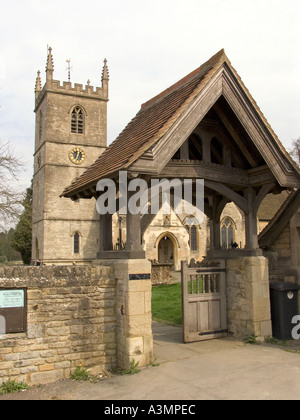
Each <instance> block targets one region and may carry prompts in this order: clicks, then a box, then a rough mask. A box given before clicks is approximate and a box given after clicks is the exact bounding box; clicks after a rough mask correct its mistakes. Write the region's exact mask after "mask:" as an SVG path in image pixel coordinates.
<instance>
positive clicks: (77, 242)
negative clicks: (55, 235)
mask: <svg viewBox="0 0 300 420" xmlns="http://www.w3.org/2000/svg"><path fill="white" fill-rule="evenodd" d="M73 245H74V254H80V234H79V233H78V232H75V233H74V237H73Z"/></svg>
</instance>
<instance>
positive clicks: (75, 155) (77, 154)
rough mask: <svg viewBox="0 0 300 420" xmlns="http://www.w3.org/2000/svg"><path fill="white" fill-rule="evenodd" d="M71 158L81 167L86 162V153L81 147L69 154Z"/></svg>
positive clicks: (75, 148)
mask: <svg viewBox="0 0 300 420" xmlns="http://www.w3.org/2000/svg"><path fill="white" fill-rule="evenodd" d="M69 158H70V161H71V162H73V163H75V164H76V165H81V164H82V163H83V162H84V161H85V152H84V151H83V150H82V149H80V148H79V147H74V149H72V150H71V151H70V153H69Z"/></svg>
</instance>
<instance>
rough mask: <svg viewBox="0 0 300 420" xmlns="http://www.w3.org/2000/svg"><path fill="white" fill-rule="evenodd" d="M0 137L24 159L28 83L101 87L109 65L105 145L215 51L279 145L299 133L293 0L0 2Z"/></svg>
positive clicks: (29, 132)
mask: <svg viewBox="0 0 300 420" xmlns="http://www.w3.org/2000/svg"><path fill="white" fill-rule="evenodd" d="M0 19H1V25H0V88H1V89H0V106H1V108H0V139H1V140H12V142H13V143H14V144H15V149H16V150H17V151H19V152H21V153H22V154H23V155H24V157H25V159H26V161H27V170H26V174H25V175H24V180H23V182H24V184H25V186H29V185H30V179H31V177H32V166H33V159H32V154H33V149H34V113H33V108H34V86H35V78H36V72H37V70H41V72H42V83H43V84H44V82H45V73H44V71H45V66H46V56H47V45H50V46H51V47H52V48H53V55H54V66H55V72H54V78H55V79H57V80H61V81H62V80H67V71H66V59H68V58H71V60H72V66H73V68H72V74H71V81H72V82H73V83H75V82H76V83H83V84H85V83H86V81H87V80H88V79H90V80H91V84H92V85H94V86H101V72H102V66H103V60H104V58H105V57H106V58H107V60H108V66H109V71H110V102H109V105H108V142H109V143H110V142H111V141H112V140H114V139H115V138H116V137H117V135H118V134H119V133H120V132H121V131H122V130H123V128H124V127H125V125H126V124H127V123H128V122H129V121H130V120H131V118H132V117H134V115H135V114H136V112H137V111H138V110H139V108H140V105H141V104H142V103H143V102H145V101H147V100H148V99H150V98H152V97H153V96H154V95H156V94H158V93H159V92H161V91H162V90H164V89H165V88H167V87H169V86H170V85H171V84H173V83H175V82H176V81H177V80H179V79H181V78H182V77H184V76H185V75H186V74H188V73H190V72H191V71H193V70H194V69H196V68H197V67H199V66H200V65H201V64H202V63H203V62H204V61H206V60H207V59H209V58H210V57H211V56H212V55H214V54H215V53H216V52H218V51H219V50H220V49H221V48H225V52H226V54H227V56H228V57H229V59H230V60H231V62H232V65H233V67H235V69H236V70H237V72H238V73H239V75H240V76H241V78H242V79H243V81H244V83H245V84H246V86H247V88H248V89H249V90H250V93H251V94H252V96H253V97H254V99H255V100H256V102H257V103H258V105H259V106H260V108H261V110H262V112H263V113H264V114H265V116H266V118H267V119H268V121H269V123H270V124H271V126H272V127H273V129H274V131H275V132H276V134H277V135H278V136H279V138H280V140H281V141H282V143H283V144H284V145H285V147H286V148H289V147H290V145H291V142H292V140H294V139H296V138H298V137H300V46H299V41H300V0H251V1H250V0H151V1H145V0H143V1H142V0H105V1H103V0H85V1H82V0H80V1H79V0H72V1H70V0H63V1H61V0H60V1H57V0H51V1H47V2H46V1H45V0H38V1H37V0H0Z"/></svg>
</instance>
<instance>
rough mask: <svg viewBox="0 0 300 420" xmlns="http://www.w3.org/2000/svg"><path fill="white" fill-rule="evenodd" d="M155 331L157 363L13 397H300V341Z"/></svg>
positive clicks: (159, 328) (164, 328) (162, 328)
mask: <svg viewBox="0 0 300 420" xmlns="http://www.w3.org/2000/svg"><path fill="white" fill-rule="evenodd" d="M153 333H154V355H155V358H156V359H157V360H156V362H157V363H159V366H157V367H152V366H151V367H147V368H145V369H143V370H142V371H141V372H140V373H139V374H137V375H126V376H112V377H110V378H109V379H107V380H104V381H101V382H99V383H97V384H90V383H85V382H72V381H62V382H61V383H58V384H57V385H55V386H54V387H53V386H51V385H49V386H45V387H41V388H40V389H38V390H36V391H35V392H33V391H31V390H30V391H28V394H27V393H26V394H23V395H22V393H21V394H17V395H15V394H14V396H13V397H12V399H23V398H22V397H24V399H69V400H113V401H118V400H125V401H126V400H127V401H129V400H160V401H161V400H221V399H225V400H231V399H237V400H249V399H251V400H253V399H254V400H268V399H276V400H277V399H279V400H290V399H294V400H299V399H300V341H299V342H296V343H294V344H295V345H296V346H297V347H298V351H299V353H291V352H287V351H286V350H285V349H283V348H277V347H274V346H266V345H249V344H245V343H243V342H241V341H238V340H234V339H231V338H225V339H219V340H211V341H205V342H199V343H191V344H183V343H182V342H181V328H176V327H170V326H167V325H164V324H160V323H156V322H154V323H153ZM31 392H32V393H31ZM1 399H2V398H1V397H0V400H1ZM5 399H6V398H5Z"/></svg>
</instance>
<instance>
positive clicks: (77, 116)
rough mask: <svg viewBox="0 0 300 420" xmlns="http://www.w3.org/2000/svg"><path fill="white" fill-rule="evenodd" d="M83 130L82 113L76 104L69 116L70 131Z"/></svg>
mask: <svg viewBox="0 0 300 420" xmlns="http://www.w3.org/2000/svg"><path fill="white" fill-rule="evenodd" d="M83 131H84V114H83V110H82V108H80V106H76V107H75V108H74V109H73V111H72V116H71V133H75V134H83Z"/></svg>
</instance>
